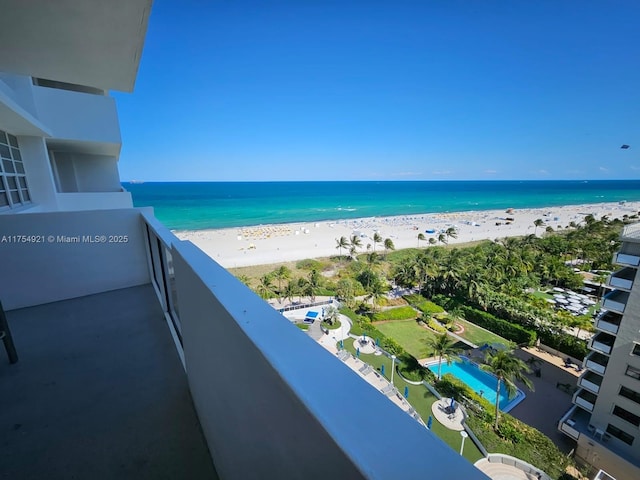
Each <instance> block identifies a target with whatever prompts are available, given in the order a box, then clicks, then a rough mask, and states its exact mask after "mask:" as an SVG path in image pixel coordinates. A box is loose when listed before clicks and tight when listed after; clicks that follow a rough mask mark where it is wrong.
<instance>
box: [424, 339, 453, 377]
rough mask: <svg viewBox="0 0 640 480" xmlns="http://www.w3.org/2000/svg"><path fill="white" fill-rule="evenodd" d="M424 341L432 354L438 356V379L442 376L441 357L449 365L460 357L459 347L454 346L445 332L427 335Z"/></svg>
mask: <svg viewBox="0 0 640 480" xmlns="http://www.w3.org/2000/svg"><path fill="white" fill-rule="evenodd" d="M426 343H427V347H428V348H429V349H430V350H431V352H433V355H435V356H437V357H438V380H440V378H442V375H441V371H442V359H443V358H444V359H445V360H446V361H447V365H451V362H453V361H457V360H459V359H460V358H459V357H458V353H460V349H459V348H457V347H455V346H454V345H455V342H454V341H453V340H452V339H451V338H449V336H448V335H447V334H446V333H443V334H441V335H436V336H434V337H429V338H427V340H426Z"/></svg>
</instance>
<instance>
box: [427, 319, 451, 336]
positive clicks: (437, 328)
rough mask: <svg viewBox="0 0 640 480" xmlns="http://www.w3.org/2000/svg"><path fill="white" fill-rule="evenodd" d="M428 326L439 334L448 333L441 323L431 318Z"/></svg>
mask: <svg viewBox="0 0 640 480" xmlns="http://www.w3.org/2000/svg"><path fill="white" fill-rule="evenodd" d="M427 325H428V326H429V328H430V329H431V330H435V331H436V332H438V333H445V332H446V331H447V329H446V328H444V327H443V326H442V325H440V323H438V322H436V321H435V320H434V319H433V318H430V319H429V321H428V322H427Z"/></svg>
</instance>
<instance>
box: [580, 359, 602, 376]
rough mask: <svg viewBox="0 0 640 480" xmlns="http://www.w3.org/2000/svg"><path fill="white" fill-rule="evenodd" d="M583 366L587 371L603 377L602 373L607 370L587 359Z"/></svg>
mask: <svg viewBox="0 0 640 480" xmlns="http://www.w3.org/2000/svg"><path fill="white" fill-rule="evenodd" d="M585 366H586V367H587V368H588V369H589V370H592V371H594V372H596V373H599V374H601V375H604V372H605V370H606V369H607V367H605V366H604V365H600V364H599V363H596V362H594V361H593V360H589V359H587V361H586V362H585Z"/></svg>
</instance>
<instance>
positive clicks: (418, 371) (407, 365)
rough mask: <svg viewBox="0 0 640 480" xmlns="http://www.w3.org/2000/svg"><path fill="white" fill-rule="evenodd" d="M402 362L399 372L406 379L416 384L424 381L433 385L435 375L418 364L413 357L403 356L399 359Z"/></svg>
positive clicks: (399, 365)
mask: <svg viewBox="0 0 640 480" xmlns="http://www.w3.org/2000/svg"><path fill="white" fill-rule="evenodd" d="M398 359H399V360H400V362H399V364H398V370H399V372H400V373H401V374H402V376H403V377H404V378H406V379H407V380H411V381H414V382H421V381H423V380H426V381H428V382H429V383H433V382H434V380H435V378H436V377H435V375H434V374H433V373H432V372H431V370H429V369H428V368H425V367H423V366H422V365H420V364H419V363H418V360H416V359H415V357H414V356H413V355H409V354H408V353H407V354H403V355H401V356H400V357H398Z"/></svg>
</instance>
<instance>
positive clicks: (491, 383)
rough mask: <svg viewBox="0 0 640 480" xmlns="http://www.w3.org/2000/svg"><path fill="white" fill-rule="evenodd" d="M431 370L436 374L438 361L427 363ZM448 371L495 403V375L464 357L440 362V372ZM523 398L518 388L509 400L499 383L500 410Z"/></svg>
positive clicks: (510, 406)
mask: <svg viewBox="0 0 640 480" xmlns="http://www.w3.org/2000/svg"><path fill="white" fill-rule="evenodd" d="M428 368H429V370H431V371H432V372H433V373H435V374H436V375H437V374H438V363H437V362H436V363H435V364H432V365H429V367H428ZM445 373H450V374H451V375H453V376H454V377H456V378H457V379H458V380H461V381H462V382H464V383H466V384H467V385H468V386H469V387H471V389H472V390H473V391H475V392H476V393H477V394H478V395H480V392H482V397H484V398H486V399H487V400H489V401H490V402H491V403H492V404H494V405H495V403H496V386H497V385H498V380H497V378H496V377H495V376H493V375H491V374H489V373H487V372H485V371H483V370H480V368H479V367H478V366H477V365H476V364H475V363H472V362H470V361H468V360H467V359H466V358H463V359H462V361H461V362H451V364H450V365H447V362H446V361H443V362H442V370H441V374H442V375H444V374H445ZM523 398H524V393H522V391H520V390H518V394H517V395H516V397H515V398H513V399H511V400H509V395H508V394H507V390H506V388H505V386H504V384H501V385H500V410H502V411H503V412H508V411H509V410H511V409H512V408H513V407H515V406H516V405H517V404H518V403H520V401H522V399H523Z"/></svg>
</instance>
